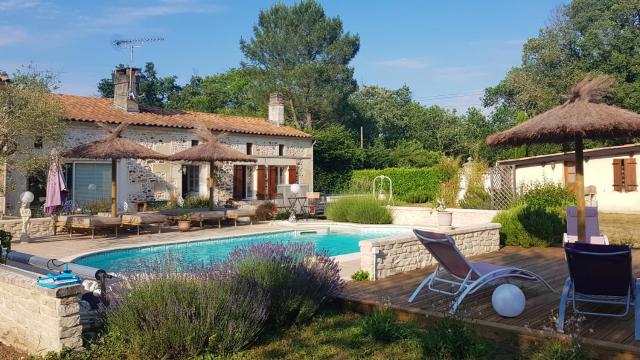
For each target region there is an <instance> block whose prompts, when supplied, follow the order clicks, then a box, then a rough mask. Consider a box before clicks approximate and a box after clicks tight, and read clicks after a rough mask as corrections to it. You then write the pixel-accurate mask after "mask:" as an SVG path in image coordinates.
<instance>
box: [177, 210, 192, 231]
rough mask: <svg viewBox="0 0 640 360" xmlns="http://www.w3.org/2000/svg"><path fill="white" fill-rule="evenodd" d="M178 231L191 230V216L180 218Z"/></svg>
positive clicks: (185, 215)
mask: <svg viewBox="0 0 640 360" xmlns="http://www.w3.org/2000/svg"><path fill="white" fill-rule="evenodd" d="M177 220H178V231H181V232H187V231H190V230H191V216H190V214H188V213H187V214H183V215H180V216H178V218H177Z"/></svg>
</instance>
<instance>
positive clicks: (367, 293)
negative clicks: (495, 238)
mask: <svg viewBox="0 0 640 360" xmlns="http://www.w3.org/2000/svg"><path fill="white" fill-rule="evenodd" d="M633 258H634V259H633V260H634V261H633V268H634V273H636V274H637V273H638V272H639V271H640V251H634V252H633ZM471 259H473V260H476V261H484V262H491V263H494V264H499V265H511V266H516V267H520V268H525V269H528V270H532V271H534V272H536V273H537V274H539V275H541V276H542V277H543V278H544V279H546V280H547V281H548V282H549V283H550V284H551V286H552V287H553V288H554V289H555V290H556V292H555V293H552V292H549V291H548V290H547V289H546V287H544V286H541V285H537V284H534V283H526V282H522V281H514V283H516V284H518V285H519V286H520V287H521V288H522V289H523V291H524V292H525V295H526V297H527V306H526V308H525V311H524V313H523V314H521V315H520V316H518V317H516V318H503V317H501V316H499V315H498V314H497V313H496V312H495V311H494V310H493V308H492V306H491V294H492V291H493V287H490V286H489V287H487V288H485V289H483V290H481V291H478V292H477V293H475V294H473V295H470V296H467V298H466V299H465V301H464V302H463V303H462V306H461V307H460V309H459V313H458V315H461V316H462V317H463V319H467V320H469V321H471V322H473V323H475V324H476V325H477V326H478V329H479V331H480V332H482V333H484V334H485V335H486V334H489V333H491V334H493V335H489V337H492V338H494V339H495V340H496V341H500V340H503V339H504V338H506V337H507V336H508V335H505V334H509V333H510V334H511V335H514V336H515V337H516V338H517V339H516V340H514V341H515V342H517V343H522V342H523V338H526V337H529V338H531V337H534V336H533V335H536V334H537V335H540V334H546V335H549V334H553V333H555V331H554V330H552V329H555V322H554V320H553V319H554V316H555V315H556V314H557V312H558V305H559V303H560V295H561V292H562V286H563V284H564V281H565V279H566V277H567V274H568V270H567V265H566V263H565V259H564V252H563V250H562V249H561V248H532V249H523V248H519V247H506V248H503V249H501V250H500V251H497V252H493V253H489V254H485V255H480V256H476V257H473V258H471ZM433 270H434V268H433V267H430V268H427V269H422V270H414V271H410V272H406V273H402V274H398V275H393V276H390V277H388V278H385V279H382V280H379V281H374V282H350V283H349V284H348V286H347V289H346V291H345V294H344V299H345V300H346V303H347V304H348V305H350V306H352V307H354V308H356V309H360V310H364V311H370V310H371V308H373V307H377V306H380V305H388V306H390V307H391V308H392V309H393V310H395V311H396V313H397V314H398V315H399V316H400V317H401V318H405V319H414V320H418V321H422V322H429V320H427V319H428V318H431V319H433V318H440V317H442V316H444V314H445V313H447V312H448V310H449V307H450V305H451V298H450V297H447V296H444V295H439V294H435V293H432V292H429V291H428V290H426V288H425V289H423V290H422V292H421V293H420V294H419V295H418V297H417V298H416V299H415V300H414V302H413V303H412V304H409V303H408V302H407V300H408V299H409V296H410V295H411V293H412V292H413V291H414V290H415V288H416V287H417V286H418V284H419V283H420V282H421V281H422V280H423V279H424V278H425V277H426V276H427V275H428V274H429V273H430V272H431V271H433ZM571 317H572V316H571V311H568V314H567V318H571ZM571 327H572V326H570V325H567V326H566V327H565V331H569V329H570V328H571ZM575 331H577V332H578V333H579V334H580V336H581V337H583V338H584V339H585V344H586V345H592V346H594V347H595V348H599V350H598V351H599V354H600V355H603V354H606V355H605V356H606V358H614V357H615V358H624V359H627V358H638V357H640V344H639V343H637V342H635V341H634V338H633V332H634V325H633V311H631V315H629V316H627V317H626V318H624V319H620V318H618V319H614V318H605V317H597V316H590V317H587V318H586V319H585V320H584V321H583V322H582V323H581V324H580V325H579V328H578V329H577V330H575ZM516 334H517V335H516ZM603 349H604V352H603ZM599 357H600V356H599Z"/></svg>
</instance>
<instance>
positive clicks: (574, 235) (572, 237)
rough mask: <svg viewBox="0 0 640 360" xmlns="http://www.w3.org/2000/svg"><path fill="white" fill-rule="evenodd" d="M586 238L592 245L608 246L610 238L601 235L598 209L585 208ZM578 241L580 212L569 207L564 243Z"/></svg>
mask: <svg viewBox="0 0 640 360" xmlns="http://www.w3.org/2000/svg"><path fill="white" fill-rule="evenodd" d="M584 215H585V219H584V220H585V225H586V229H585V237H586V239H587V242H588V243H590V244H601V245H608V244H609V238H607V236H606V235H602V234H601V233H600V223H599V222H598V208H597V207H586V208H585V214H584ZM576 241H578V210H577V209H576V207H575V206H567V232H566V233H565V234H564V236H563V239H562V243H563V244H566V243H573V242H576Z"/></svg>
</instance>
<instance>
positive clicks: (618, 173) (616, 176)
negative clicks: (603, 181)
mask: <svg viewBox="0 0 640 360" xmlns="http://www.w3.org/2000/svg"><path fill="white" fill-rule="evenodd" d="M613 191H622V159H613Z"/></svg>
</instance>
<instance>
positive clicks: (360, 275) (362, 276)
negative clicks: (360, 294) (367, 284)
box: [351, 270, 369, 281]
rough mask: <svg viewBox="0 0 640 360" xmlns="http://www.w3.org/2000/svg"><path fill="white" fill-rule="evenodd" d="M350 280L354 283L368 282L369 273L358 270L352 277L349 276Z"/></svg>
mask: <svg viewBox="0 0 640 360" xmlns="http://www.w3.org/2000/svg"><path fill="white" fill-rule="evenodd" d="M351 280H354V281H368V280H369V272H368V271H366V270H358V271H356V272H355V273H353V275H351Z"/></svg>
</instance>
